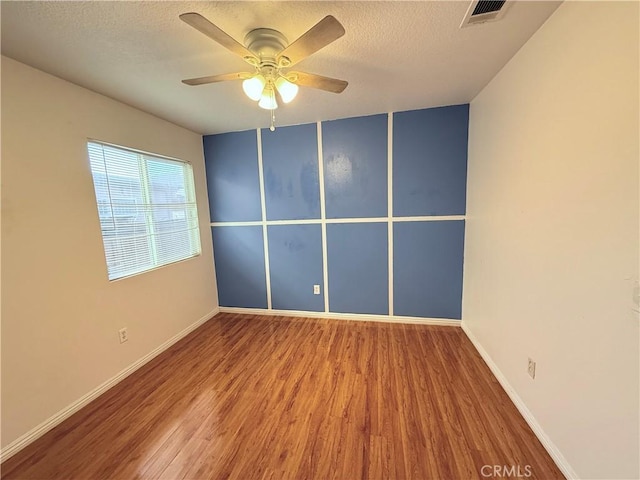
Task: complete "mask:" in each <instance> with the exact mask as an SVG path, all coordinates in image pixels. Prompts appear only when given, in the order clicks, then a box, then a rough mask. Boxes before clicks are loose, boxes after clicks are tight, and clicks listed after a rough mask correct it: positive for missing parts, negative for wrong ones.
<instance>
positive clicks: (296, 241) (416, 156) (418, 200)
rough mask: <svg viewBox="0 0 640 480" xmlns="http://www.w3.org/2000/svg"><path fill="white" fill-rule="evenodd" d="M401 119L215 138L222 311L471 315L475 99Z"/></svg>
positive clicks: (210, 174)
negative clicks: (468, 224) (466, 283)
mask: <svg viewBox="0 0 640 480" xmlns="http://www.w3.org/2000/svg"><path fill="white" fill-rule="evenodd" d="M392 123H393V129H392V135H393V138H392V139H390V138H389V115H387V114H382V115H372V116H367V117H358V118H348V119H341V120H332V121H325V122H322V123H321V124H320V128H319V129H318V125H317V124H315V123H314V124H306V125H296V126H290V127H278V128H277V129H276V131H275V132H270V131H268V130H266V129H265V130H262V131H261V132H260V136H258V134H257V132H256V131H255V130H253V131H248V132H237V133H225V134H220V135H210V136H206V137H204V153H205V165H206V172H207V184H208V188H209V203H210V210H211V220H212V222H213V225H214V226H213V241H214V256H215V267H216V275H217V280H218V293H219V298H220V305H221V306H223V307H245V308H260V309H266V308H269V306H270V308H272V309H274V310H284V311H287V310H295V311H308V312H336V313H345V314H372V315H382V316H384V315H389V314H390V312H391V313H392V315H394V316H398V317H403V316H408V317H426V318H444V319H460V317H461V305H462V274H463V260H464V258H463V257H464V214H465V206H466V180H467V136H468V127H469V106H468V105H456V106H450V107H439V108H431V109H425V110H415V111H407V112H397V113H394V114H393V115H392ZM258 138H260V142H261V144H260V145H258V143H257V140H258ZM319 141H321V142H322V145H321V147H322V148H321V152H322V158H318V142H319ZM390 141H392V142H393V147H392V158H391V159H389V158H388V156H389V142H390ZM259 147H260V148H259ZM260 151H261V152H262V153H261V155H262V162H261V165H262V175H260V162H259V160H258V159H259V152H260ZM390 161H391V167H392V171H391V174H392V182H391V183H392V185H391V187H392V191H391V194H392V195H393V212H392V216H391V218H390V219H389V220H387V217H388V214H389V207H388V205H389V197H388V196H389V193H390V191H389V178H388V175H389V165H390ZM320 172H323V175H322V178H320V177H321V176H320ZM261 181H263V182H264V183H263V185H262V186H261V185H260V182H261ZM261 187H262V189H263V192H264V196H263V195H262V194H261ZM321 189H322V190H321ZM263 201H264V205H263V204H262V202H263ZM323 201H324V205H323V204H322V202H323ZM263 207H264V208H263ZM323 211H324V214H325V215H324V218H322V212H323ZM263 212H264V213H265V218H263ZM452 215H456V216H458V215H459V216H461V218H462V219H461V220H455V219H451V218H450V216H452ZM408 217H411V218H408ZM425 217H429V218H428V219H425ZM439 217H448V218H446V219H445V218H439ZM380 218H382V219H383V221H381V220H380ZM231 222H234V223H231ZM245 222H246V223H245ZM265 227H266V228H265ZM389 228H391V237H392V239H393V243H392V251H390V250H389V249H390V243H389V231H388V229H389ZM323 229H326V235H323V234H324V233H325V230H323ZM263 232H264V234H265V235H266V242H265V241H264V240H265V239H263ZM323 242H326V244H325V243H323ZM265 243H266V245H265ZM265 247H266V248H267V251H265ZM324 255H326V258H325V257H324ZM389 255H391V256H392V260H393V261H392V262H391V263H392V265H393V272H391V273H393V275H390V272H389V271H388V269H389ZM325 266H326V272H325V271H324V270H323V269H324V268H325ZM267 267H268V268H267ZM265 272H268V275H269V276H268V278H267V276H266V275H267V273H265ZM325 278H327V279H328V282H327V285H326V288H327V292H325V291H324V288H325V285H324V280H325ZM389 282H392V284H391V285H390V283H389ZM267 285H269V287H270V288H269V294H270V297H268V296H267V295H268V293H267ZM314 285H320V290H321V291H320V295H314V294H313V286H314ZM390 289H393V295H392V298H393V305H389V290H390ZM325 293H326V296H327V298H328V300H327V302H326V304H325Z"/></svg>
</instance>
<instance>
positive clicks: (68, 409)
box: [0, 308, 219, 463]
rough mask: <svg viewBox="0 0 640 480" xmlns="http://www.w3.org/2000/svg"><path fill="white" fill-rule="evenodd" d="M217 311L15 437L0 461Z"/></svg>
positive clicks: (54, 425) (67, 416) (62, 419)
mask: <svg viewBox="0 0 640 480" xmlns="http://www.w3.org/2000/svg"><path fill="white" fill-rule="evenodd" d="M218 312H219V309H218V308H215V309H214V310H212V311H211V312H209V313H207V314H206V315H205V316H203V317H202V318H200V319H199V320H198V321H196V322H195V323H192V324H191V325H189V326H188V327H187V328H185V329H184V330H182V331H181V332H179V333H177V334H176V335H174V336H173V337H171V338H170V339H169V340H167V341H166V342H164V343H163V344H162V345H160V346H158V347H157V348H155V349H153V350H152V351H151V352H149V353H148V354H146V355H145V356H144V357H142V358H140V359H138V360H136V361H135V362H134V363H132V364H131V365H129V366H128V367H127V368H125V369H124V370H122V371H120V372H119V373H117V374H116V375H115V376H113V377H111V378H110V379H109V380H107V381H106V382H104V383H102V384H101V385H98V386H97V387H96V388H94V389H93V390H91V391H90V392H88V393H87V394H86V395H83V396H82V397H80V398H79V399H78V400H76V401H75V402H73V403H72V404H70V405H69V406H67V407H65V408H63V409H62V410H60V411H59V412H58V413H56V414H55V415H53V416H52V417H50V418H48V419H47V420H45V421H44V422H42V423H41V424H40V425H38V426H36V427H35V428H33V429H31V430H29V431H28V432H27V433H25V434H24V435H22V436H20V437H19V438H17V439H16V440H14V441H13V442H11V443H10V444H8V445H7V446H6V447H4V448H3V449H2V450H0V463H2V462H4V461H5V460H7V459H8V458H10V457H12V456H13V455H15V454H16V453H18V452H19V451H20V450H22V449H23V448H25V447H26V446H27V445H29V444H31V443H32V442H34V441H35V440H37V439H38V438H40V437H41V436H42V435H44V434H45V433H47V432H48V431H49V430H51V429H53V428H54V427H56V426H57V425H59V424H60V423H62V422H63V421H64V420H66V419H67V418H69V417H70V416H71V415H73V414H74V413H76V412H77V411H78V410H80V409H81V408H82V407H84V406H85V405H87V404H88V403H89V402H91V401H92V400H94V399H96V398H97V397H99V396H100V395H102V394H103V393H104V392H106V391H107V390H109V389H110V388H111V387H113V386H114V385H116V384H117V383H119V382H121V381H122V380H124V379H125V378H127V377H128V376H129V375H131V374H132V373H133V372H135V371H136V370H138V369H139V368H140V367H142V366H143V365H145V364H146V363H148V362H149V361H150V360H152V359H153V358H155V357H157V356H158V355H159V354H161V353H162V352H164V351H165V350H166V349H168V348H169V347H170V346H172V345H173V344H174V343H176V342H178V340H181V339H182V338H184V337H186V336H187V335H188V334H189V333H191V332H192V331H193V330H195V329H196V328H198V327H199V326H200V325H202V324H203V323H205V322H206V321H207V320H209V319H211V318H212V317H214V316H215V315H217V314H218Z"/></svg>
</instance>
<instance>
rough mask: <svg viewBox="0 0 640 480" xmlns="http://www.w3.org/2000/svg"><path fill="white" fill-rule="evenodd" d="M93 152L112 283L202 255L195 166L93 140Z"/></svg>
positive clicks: (89, 145) (97, 193)
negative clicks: (194, 176) (118, 279)
mask: <svg viewBox="0 0 640 480" xmlns="http://www.w3.org/2000/svg"><path fill="white" fill-rule="evenodd" d="M88 150H89V161H90V163H91V173H92V175H93V184H94V187H95V191H96V201H97V204H98V215H99V217H100V227H101V228H102V240H103V243H104V253H105V257H106V260H107V270H108V273H109V280H115V279H116V278H122V277H127V276H129V275H135V274H136V273H141V272H145V271H147V270H151V269H153V268H156V267H160V266H162V265H167V264H169V263H173V262H177V261H179V260H184V259H185V258H190V257H195V256H196V255H199V254H200V232H199V229H198V211H197V207H196V195H195V187H194V183H193V169H192V168H191V165H190V164H188V163H186V162H182V161H179V160H173V159H169V158H163V157H158V156H154V155H150V154H147V153H143V152H137V151H135V150H129V149H125V148H121V147H116V146H113V145H107V144H104V143H98V142H93V141H91V142H89V143H88Z"/></svg>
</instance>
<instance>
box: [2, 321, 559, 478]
mask: <svg viewBox="0 0 640 480" xmlns="http://www.w3.org/2000/svg"><path fill="white" fill-rule="evenodd" d="M485 465H488V466H489V468H492V467H493V465H499V466H504V467H515V468H513V469H512V470H511V472H513V473H514V476H516V474H517V473H521V474H524V473H530V475H529V477H528V478H532V479H533V478H538V479H555V478H563V477H562V474H561V473H560V471H559V470H558V468H557V467H556V466H555V464H554V463H553V461H552V460H551V458H550V457H549V455H548V454H547V453H546V451H545V450H544V448H543V447H542V445H541V444H540V442H539V441H538V440H537V438H536V437H535V435H534V434H533V432H532V431H531V429H530V428H529V427H528V425H527V424H526V422H525V421H524V419H523V418H522V417H521V416H520V415H519V413H518V411H517V409H516V408H515V406H514V405H513V404H512V403H511V401H510V399H509V398H508V396H507V395H506V393H505V392H504V391H503V390H502V388H501V387H500V385H499V383H498V382H497V380H496V379H495V378H494V377H493V375H492V374H491V372H490V370H489V369H488V367H487V366H486V365H485V364H484V362H483V361H482V358H481V357H480V355H479V354H478V352H477V351H476V350H475V349H474V347H473V345H472V344H471V342H470V341H469V340H468V339H467V338H466V336H465V335H464V333H463V332H462V330H461V329H459V328H456V327H439V326H423V325H398V324H383V323H367V322H348V321H337V320H326V319H305V318H287V317H266V316H254V315H236V314H219V315H218V316H216V317H215V318H213V319H212V320H210V321H209V322H207V323H206V324H204V325H203V326H201V327H200V328H198V329H197V330H196V331H194V332H192V333H191V334H190V335H189V336H188V337H186V338H185V339H183V340H182V341H180V342H178V343H177V344H175V345H173V346H172V347H171V348H169V349H168V350H167V351H165V352H164V353H163V354H161V355H160V356H158V357H157V358H155V359H154V360H153V361H151V362H150V363H148V364H147V365H145V366H144V367H142V368H141V369H140V370H138V371H137V372H135V373H134V374H132V375H131V376H129V377H128V378H126V379H125V380H123V381H122V382H121V383H119V384H118V385H116V386H115V387H113V388H112V389H110V390H109V391H108V392H106V393H105V394H103V395H102V396H100V397H99V398H98V399H96V400H94V401H93V402H92V403H91V404H89V405H87V406H86V407H85V408H83V409H82V410H80V411H79V412H77V413H76V414H74V415H73V416H71V417H70V418H69V419H67V420H66V421H65V422H63V423H62V424H60V425H59V426H58V427H56V428H55V429H53V430H52V431H50V432H49V433H47V434H46V435H44V436H43V437H41V438H40V439H38V440H37V441H36V442H34V443H33V444H31V445H29V446H28V447H26V448H25V449H24V450H22V451H21V452H19V453H17V454H16V455H15V456H13V457H12V458H10V459H8V460H7V461H5V462H4V463H3V464H2V466H1V470H2V478H3V479H4V478H6V479H14V478H15V479H58V478H65V479H181V478H186V479H209V478H210V479H238V480H251V479H264V480H269V479H273V480H276V479H277V480H284V479H302V478H305V479H323V480H324V479H427V478H429V479H463V478H465V479H466V478H470V479H482V478H486V477H484V476H483V475H482V473H483V471H482V468H483V466H485ZM518 467H519V470H518V469H517V468H518ZM525 468H526V469H527V470H525ZM487 471H488V470H487V468H485V470H484V472H487ZM503 471H504V470H503ZM503 478H508V477H503ZM516 478H517V477H516Z"/></svg>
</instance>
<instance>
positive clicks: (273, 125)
mask: <svg viewBox="0 0 640 480" xmlns="http://www.w3.org/2000/svg"><path fill="white" fill-rule="evenodd" d="M269 130H271V131H272V132H275V131H276V111H275V110H271V126H270V127H269Z"/></svg>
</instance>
